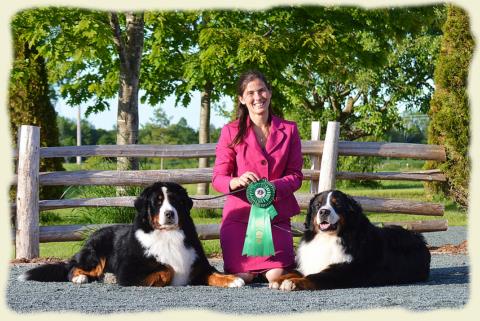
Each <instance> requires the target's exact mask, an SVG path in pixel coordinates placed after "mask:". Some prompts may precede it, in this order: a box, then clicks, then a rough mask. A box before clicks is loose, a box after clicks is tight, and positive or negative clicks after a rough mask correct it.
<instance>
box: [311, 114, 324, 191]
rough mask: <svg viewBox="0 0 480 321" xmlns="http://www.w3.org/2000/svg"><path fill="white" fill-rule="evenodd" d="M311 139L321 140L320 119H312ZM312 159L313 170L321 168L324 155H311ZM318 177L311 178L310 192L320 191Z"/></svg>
mask: <svg viewBox="0 0 480 321" xmlns="http://www.w3.org/2000/svg"><path fill="white" fill-rule="evenodd" d="M311 129H312V130H311V134H310V135H311V140H320V132H321V124H320V122H319V121H312V128H311ZM310 160H311V162H312V166H311V168H310V169H312V170H319V169H320V162H321V160H322V156H316V155H312V156H310ZM318 182H319V180H318V179H311V180H310V193H312V194H317V193H318Z"/></svg>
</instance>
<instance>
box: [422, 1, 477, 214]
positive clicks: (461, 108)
mask: <svg viewBox="0 0 480 321" xmlns="http://www.w3.org/2000/svg"><path fill="white" fill-rule="evenodd" d="M443 33H444V35H443V39H442V44H441V52H440V56H439V58H438V61H437V65H436V68H435V74H434V80H435V92H434V95H433V97H432V100H431V103H430V111H429V114H430V117H431V121H430V125H429V132H428V135H429V138H428V142H429V143H430V144H440V145H444V146H445V149H446V154H447V161H446V162H444V163H442V164H435V163H433V162H431V163H429V164H427V167H428V168H440V169H442V170H443V172H444V173H445V176H446V178H447V182H446V184H443V185H442V184H428V186H429V188H430V190H431V191H434V192H437V191H440V190H443V191H444V192H446V194H447V195H449V196H450V197H452V199H454V200H455V201H456V202H457V203H458V204H460V205H462V206H466V205H467V203H468V183H469V176H470V175H469V174H470V159H469V156H468V145H469V142H470V133H469V122H470V114H469V98H468V93H467V85H468V84H467V81H468V72H469V66H470V62H471V60H472V56H473V49H474V43H473V39H472V34H471V32H470V23H469V18H468V15H467V13H466V12H465V11H464V10H463V9H461V8H459V7H455V6H453V5H448V8H447V20H446V22H445V25H444V27H443Z"/></svg>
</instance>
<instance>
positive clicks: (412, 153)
mask: <svg viewBox="0 0 480 321" xmlns="http://www.w3.org/2000/svg"><path fill="white" fill-rule="evenodd" d="M215 146H216V144H215V143H210V144H201V145H199V144H195V145H122V146H117V145H88V146H87V145H85V146H63V147H42V148H40V157H41V158H49V157H75V156H82V157H89V156H105V157H121V156H128V157H140V158H144V157H160V158H199V157H215ZM302 153H303V154H306V155H322V153H323V141H314V140H302ZM13 154H14V156H15V157H18V151H17V150H14V151H13ZM338 154H339V155H340V156H378V157H392V158H412V159H424V160H436V161H440V162H442V161H445V160H446V156H445V148H444V147H443V146H441V145H427V144H408V143H388V142H348V141H340V142H339V143H338Z"/></svg>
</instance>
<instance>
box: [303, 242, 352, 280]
mask: <svg viewBox="0 0 480 321" xmlns="http://www.w3.org/2000/svg"><path fill="white" fill-rule="evenodd" d="M351 261H352V256H351V255H350V254H346V253H345V249H344V248H343V246H342V243H341V239H340V238H339V237H338V236H336V235H330V234H327V233H318V234H317V235H316V236H315V237H314V238H313V240H311V241H310V242H308V243H306V242H302V243H300V245H299V247H298V252H297V263H298V270H299V271H300V272H301V273H302V274H303V275H309V274H315V273H319V272H321V271H323V270H324V269H325V268H327V267H328V266H329V265H330V264H334V263H344V262H351Z"/></svg>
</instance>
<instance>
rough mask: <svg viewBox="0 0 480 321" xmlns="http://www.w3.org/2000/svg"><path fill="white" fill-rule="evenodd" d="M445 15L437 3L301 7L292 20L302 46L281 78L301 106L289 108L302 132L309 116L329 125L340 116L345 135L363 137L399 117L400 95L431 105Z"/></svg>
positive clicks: (413, 103)
mask: <svg viewBox="0 0 480 321" xmlns="http://www.w3.org/2000/svg"><path fill="white" fill-rule="evenodd" d="M441 17H442V10H441V7H435V6H433V7H416V8H392V9H388V8H385V9H375V10H363V9H360V8H351V7H327V8H323V7H313V8H310V7H304V8H299V9H298V10H295V11H294V13H293V14H292V15H291V16H289V19H291V20H292V23H288V24H289V27H288V28H289V33H290V37H291V39H292V41H291V45H292V48H293V50H295V48H297V53H296V54H294V60H293V62H292V63H291V64H290V65H289V67H288V68H287V69H286V70H285V71H284V72H283V73H284V78H285V80H286V81H283V82H282V83H281V90H283V91H284V92H285V94H286V96H287V99H288V101H289V102H290V106H295V107H296V108H292V107H290V106H289V107H290V108H289V112H288V114H289V115H290V116H291V117H292V118H294V119H298V121H299V123H300V126H301V127H302V130H303V132H307V131H308V130H309V128H308V127H307V126H309V122H310V120H311V119H319V120H321V121H322V123H323V124H322V125H323V126H322V127H323V128H325V127H324V125H326V122H327V121H329V120H335V121H338V122H340V124H341V135H342V137H343V138H344V139H347V140H357V139H361V138H363V137H368V136H370V137H372V136H373V137H376V138H377V139H378V138H381V137H382V136H383V135H384V133H385V132H386V131H388V130H389V128H390V127H392V126H393V125H394V124H396V123H398V122H400V117H399V114H398V107H397V106H398V104H400V103H402V104H404V105H405V106H406V107H407V108H410V109H413V110H420V111H423V112H425V111H426V109H427V108H426V107H425V106H427V102H428V101H429V98H430V94H431V92H432V90H433V88H432V86H431V84H430V83H431V79H432V76H433V66H434V61H435V58H436V56H437V52H438V45H439V40H438V39H439V36H440V24H439V21H441ZM294 21H298V23H296V24H295V23H293V22H294ZM302 21H303V22H302Z"/></svg>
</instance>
